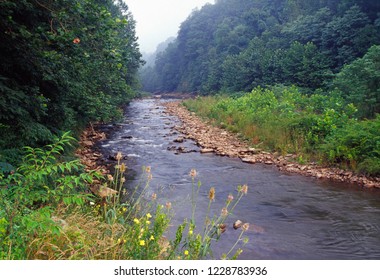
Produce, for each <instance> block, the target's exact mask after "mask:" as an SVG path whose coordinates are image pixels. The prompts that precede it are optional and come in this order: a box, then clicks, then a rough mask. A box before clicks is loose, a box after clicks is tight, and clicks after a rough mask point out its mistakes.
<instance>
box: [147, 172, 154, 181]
mask: <svg viewBox="0 0 380 280" xmlns="http://www.w3.org/2000/svg"><path fill="white" fill-rule="evenodd" d="M152 179H153V175H152V173H149V175H148V181H151V180H152Z"/></svg>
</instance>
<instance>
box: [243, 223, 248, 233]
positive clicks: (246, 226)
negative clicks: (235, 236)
mask: <svg viewBox="0 0 380 280" xmlns="http://www.w3.org/2000/svg"><path fill="white" fill-rule="evenodd" d="M241 229H242V230H243V231H247V230H248V229H249V223H245V224H243V225H242V226H241Z"/></svg>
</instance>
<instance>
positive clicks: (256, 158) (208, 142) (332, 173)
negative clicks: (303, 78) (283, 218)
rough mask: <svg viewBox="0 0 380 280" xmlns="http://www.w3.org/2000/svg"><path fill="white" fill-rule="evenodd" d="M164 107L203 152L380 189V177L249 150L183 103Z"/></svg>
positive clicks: (185, 135)
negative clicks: (300, 162) (176, 118)
mask: <svg viewBox="0 0 380 280" xmlns="http://www.w3.org/2000/svg"><path fill="white" fill-rule="evenodd" d="M162 104H163V105H164V106H165V108H166V111H165V113H167V114H169V115H173V116H176V117H178V118H179V119H180V120H181V122H182V124H181V125H178V126H175V127H173V129H174V130H176V131H178V132H180V133H182V134H183V135H184V137H183V138H187V139H192V140H194V141H195V142H196V143H197V145H198V146H200V147H201V150H200V152H201V153H215V154H217V155H220V156H229V157H237V158H240V159H241V160H242V161H243V162H246V163H251V164H255V163H263V164H268V165H276V166H277V167H278V168H279V169H280V170H281V171H283V172H291V173H298V174H302V175H305V176H311V177H316V178H318V179H330V180H336V181H340V182H348V183H352V184H357V185H359V186H361V187H365V188H380V178H379V177H376V178H369V177H366V176H364V175H360V174H355V173H354V172H352V171H347V170H342V169H339V168H328V167H323V166H320V165H317V164H316V163H308V164H299V163H298V162H297V161H296V159H297V155H293V154H288V155H276V154H273V153H269V152H266V151H262V150H260V149H256V148H252V147H250V146H249V145H248V143H247V142H245V141H243V140H241V139H240V138H239V137H238V136H237V135H236V134H233V133H231V132H229V131H226V130H224V129H222V128H219V127H215V126H213V125H211V124H209V123H207V122H205V121H203V120H202V119H201V118H199V117H198V116H196V115H195V114H194V113H192V112H189V111H188V110H187V109H186V108H185V107H184V106H182V105H181V101H171V102H162ZM183 138H182V137H178V139H177V140H176V142H178V143H180V142H182V141H183ZM179 152H180V151H179Z"/></svg>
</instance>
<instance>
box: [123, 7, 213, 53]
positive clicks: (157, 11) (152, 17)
mask: <svg viewBox="0 0 380 280" xmlns="http://www.w3.org/2000/svg"><path fill="white" fill-rule="evenodd" d="M124 2H125V3H126V4H127V5H128V7H129V10H130V11H131V13H132V14H133V18H134V19H135V20H136V35H137V36H138V38H139V40H138V42H139V45H140V50H141V51H142V52H144V53H152V52H154V51H155V49H156V47H157V45H158V44H159V43H161V42H163V41H165V40H166V39H167V38H169V37H172V36H174V37H175V36H176V35H177V32H178V29H179V26H180V24H181V23H182V22H183V21H185V20H186V18H187V17H188V16H189V15H190V13H191V12H192V11H193V10H194V9H196V8H201V7H202V6H204V5H205V4H206V3H211V4H213V3H214V1H213V0H160V1H152V0H124Z"/></svg>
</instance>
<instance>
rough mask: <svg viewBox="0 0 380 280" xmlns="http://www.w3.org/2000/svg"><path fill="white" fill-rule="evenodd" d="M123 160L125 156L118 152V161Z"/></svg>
mask: <svg viewBox="0 0 380 280" xmlns="http://www.w3.org/2000/svg"><path fill="white" fill-rule="evenodd" d="M122 158H123V155H122V154H121V153H120V152H118V153H117V154H116V160H118V161H119V160H121V159H122Z"/></svg>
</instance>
